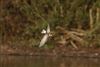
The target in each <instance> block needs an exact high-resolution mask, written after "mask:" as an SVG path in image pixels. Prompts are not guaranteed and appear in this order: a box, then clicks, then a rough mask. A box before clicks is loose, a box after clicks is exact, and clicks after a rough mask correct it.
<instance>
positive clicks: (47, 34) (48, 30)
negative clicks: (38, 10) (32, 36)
mask: <svg viewBox="0 0 100 67" xmlns="http://www.w3.org/2000/svg"><path fill="white" fill-rule="evenodd" d="M41 33H42V34H44V36H43V38H42V39H41V41H40V44H39V47H42V46H44V44H45V43H46V42H47V40H48V38H49V37H50V36H52V35H51V34H50V26H49V24H48V26H47V30H44V29H43V30H42V32H41Z"/></svg>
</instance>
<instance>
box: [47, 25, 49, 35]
mask: <svg viewBox="0 0 100 67" xmlns="http://www.w3.org/2000/svg"><path fill="white" fill-rule="evenodd" d="M47 33H50V26H49V24H48V27H47Z"/></svg>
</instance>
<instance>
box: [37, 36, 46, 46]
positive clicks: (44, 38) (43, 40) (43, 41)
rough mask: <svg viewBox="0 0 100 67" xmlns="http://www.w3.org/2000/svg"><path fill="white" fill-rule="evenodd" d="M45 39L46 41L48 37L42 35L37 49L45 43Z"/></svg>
mask: <svg viewBox="0 0 100 67" xmlns="http://www.w3.org/2000/svg"><path fill="white" fill-rule="evenodd" d="M47 39H48V35H47V34H46V35H44V37H43V38H42V40H41V42H40V45H39V47H42V46H43V45H44V44H45V43H46V42H47Z"/></svg>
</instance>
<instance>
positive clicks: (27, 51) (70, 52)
mask: <svg viewBox="0 0 100 67" xmlns="http://www.w3.org/2000/svg"><path fill="white" fill-rule="evenodd" d="M0 55H28V56H65V57H66V56H70V57H100V48H96V49H94V48H91V49H90V48H81V49H75V48H60V47H55V48H38V47H27V48H26V47H13V46H8V45H1V46H0Z"/></svg>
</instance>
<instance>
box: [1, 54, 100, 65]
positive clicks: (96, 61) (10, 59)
mask: <svg viewBox="0 0 100 67" xmlns="http://www.w3.org/2000/svg"><path fill="white" fill-rule="evenodd" d="M0 67H100V58H78V57H77V58H75V57H74V58H72V57H62V58H58V57H39V56H38V57H36V56H35V57H34V56H0Z"/></svg>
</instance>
